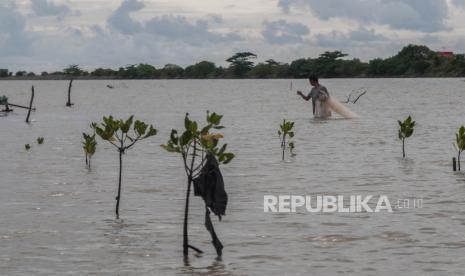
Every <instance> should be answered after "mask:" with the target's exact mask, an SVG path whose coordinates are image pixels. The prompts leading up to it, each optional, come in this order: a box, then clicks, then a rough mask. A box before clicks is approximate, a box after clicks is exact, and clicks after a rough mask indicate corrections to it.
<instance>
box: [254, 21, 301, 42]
mask: <svg viewBox="0 0 465 276" xmlns="http://www.w3.org/2000/svg"><path fill="white" fill-rule="evenodd" d="M309 33H310V30H309V29H308V27H307V26H305V25H303V24H300V23H288V22H286V21H285V20H277V21H267V20H265V21H264V22H263V30H262V35H263V37H264V38H265V40H266V41H268V42H269V43H271V44H288V43H301V42H304V41H305V36H306V35H308V34H309Z"/></svg>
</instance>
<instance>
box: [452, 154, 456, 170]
mask: <svg viewBox="0 0 465 276" xmlns="http://www.w3.org/2000/svg"><path fill="white" fill-rule="evenodd" d="M452 170H454V172H456V171H457V160H456V159H455V157H452Z"/></svg>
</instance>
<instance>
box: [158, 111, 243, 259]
mask: <svg viewBox="0 0 465 276" xmlns="http://www.w3.org/2000/svg"><path fill="white" fill-rule="evenodd" d="M222 117H223V116H222V115H219V114H216V113H211V114H210V113H209V112H208V111H207V122H206V125H205V126H203V127H199V125H198V123H197V122H196V121H193V120H190V119H189V114H188V113H186V116H185V117H184V131H183V133H182V134H181V136H178V131H177V130H175V129H173V130H172V131H171V135H170V139H169V140H168V143H166V144H165V145H161V146H162V147H163V148H164V149H165V150H167V151H168V152H173V153H177V154H179V155H181V156H182V160H183V165H184V170H185V172H186V175H187V191H186V200H185V208H184V225H183V254H184V257H187V256H188V254H189V252H188V249H189V248H191V249H193V250H195V251H197V252H198V253H202V251H201V250H199V249H197V248H196V247H194V246H192V245H190V244H189V236H188V217H189V198H190V192H191V186H192V183H193V180H194V179H195V178H196V177H197V176H199V175H200V173H201V169H202V167H203V165H204V164H205V162H206V160H207V155H208V154H211V155H213V156H214V157H215V158H216V159H217V160H218V162H219V164H227V163H229V162H230V161H231V160H232V159H233V158H234V154H233V153H229V152H226V147H227V144H223V145H222V146H220V145H219V141H220V139H222V138H223V135H222V134H221V133H213V131H214V130H219V129H222V128H224V127H223V126H222V125H221V119H222Z"/></svg>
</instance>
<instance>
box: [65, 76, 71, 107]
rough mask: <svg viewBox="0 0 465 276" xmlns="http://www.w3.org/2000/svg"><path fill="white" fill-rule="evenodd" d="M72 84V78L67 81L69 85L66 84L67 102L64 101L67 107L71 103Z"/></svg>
mask: <svg viewBox="0 0 465 276" xmlns="http://www.w3.org/2000/svg"><path fill="white" fill-rule="evenodd" d="M72 86H73V79H71V80H70V81H69V86H68V102H67V103H66V106H67V107H71V106H72V105H73V103H71V88H72Z"/></svg>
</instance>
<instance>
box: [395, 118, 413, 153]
mask: <svg viewBox="0 0 465 276" xmlns="http://www.w3.org/2000/svg"><path fill="white" fill-rule="evenodd" d="M397 122H398V123H399V140H401V141H402V157H403V158H405V139H406V138H409V137H410V136H412V134H413V130H414V128H415V121H412V117H411V116H408V117H407V119H405V120H404V121H403V122H401V121H397Z"/></svg>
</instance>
